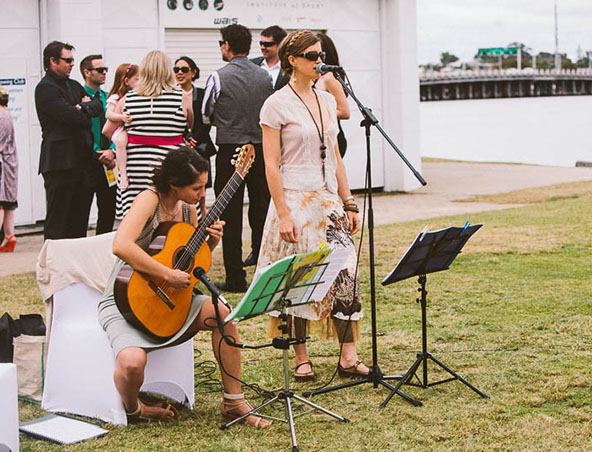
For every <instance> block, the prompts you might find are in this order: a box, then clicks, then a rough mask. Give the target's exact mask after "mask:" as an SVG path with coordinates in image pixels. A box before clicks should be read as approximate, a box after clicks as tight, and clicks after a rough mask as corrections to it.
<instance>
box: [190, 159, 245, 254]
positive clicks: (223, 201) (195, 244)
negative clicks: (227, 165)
mask: <svg viewBox="0 0 592 452" xmlns="http://www.w3.org/2000/svg"><path fill="white" fill-rule="evenodd" d="M243 180H244V178H243V177H242V176H241V175H240V173H238V172H237V171H235V172H234V174H233V175H232V177H231V178H230V179H229V180H228V182H227V183H226V185H225V186H224V189H223V190H222V191H221V192H220V194H219V195H218V196H217V197H216V201H215V202H214V205H213V206H212V208H211V209H210V210H209V211H208V213H207V214H206V216H205V218H202V220H201V222H200V223H199V225H198V227H197V229H196V230H195V232H194V233H193V235H192V236H191V238H190V239H189V242H187V249H188V250H189V251H190V252H191V253H192V255H195V254H196V253H197V251H198V250H199V249H200V248H201V246H202V245H203V242H204V241H205V240H206V238H207V236H208V231H206V228H208V227H210V226H211V225H212V224H213V223H214V222H215V221H217V220H218V219H219V218H220V215H221V214H222V212H224V209H226V206H228V203H229V202H230V200H231V199H232V197H233V196H234V194H235V193H236V191H237V190H238V188H239V187H240V184H242V182H243Z"/></svg>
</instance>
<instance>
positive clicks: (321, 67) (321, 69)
mask: <svg viewBox="0 0 592 452" xmlns="http://www.w3.org/2000/svg"><path fill="white" fill-rule="evenodd" d="M315 70H316V71H317V72H318V73H319V74H321V75H323V74H326V73H327V72H337V71H343V68H342V67H341V66H335V65H333V64H325V63H319V64H317V65H316V66H315Z"/></svg>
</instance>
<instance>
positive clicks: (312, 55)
mask: <svg viewBox="0 0 592 452" xmlns="http://www.w3.org/2000/svg"><path fill="white" fill-rule="evenodd" d="M294 56H295V57H302V58H306V59H307V60H308V61H317V60H318V59H319V58H320V59H321V61H325V57H326V56H327V54H326V53H325V52H317V51H316V50H311V51H309V52H304V53H297V54H296V55H294Z"/></svg>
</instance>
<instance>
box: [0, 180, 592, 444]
mask: <svg viewBox="0 0 592 452" xmlns="http://www.w3.org/2000/svg"><path fill="white" fill-rule="evenodd" d="M590 188H591V187H590V185H589V184H582V185H580V186H578V187H577V188H576V189H574V188H573V187H569V190H568V191H567V192H565V193H563V192H562V189H561V188H555V189H553V190H550V191H549V192H548V195H547V196H546V197H545V196H542V197H541V194H540V192H538V191H537V193H536V196H534V195H533V196H530V195H529V194H528V193H522V194H514V195H513V196H516V197H518V198H519V199H520V202H523V203H529V202H532V204H530V205H528V206H525V207H521V208H515V209H508V210H502V211H495V212H485V213H477V214H471V215H470V217H469V218H468V220H469V221H470V222H471V223H472V224H476V223H483V225H484V227H483V228H482V229H481V230H480V231H479V232H477V233H476V234H475V236H474V237H473V238H472V239H471V240H470V241H469V242H468V244H467V245H466V247H465V250H464V252H463V254H462V255H461V256H460V257H459V258H458V260H457V261H456V262H455V263H454V264H453V265H452V267H451V268H450V270H449V271H446V272H441V273H436V274H433V275H429V276H428V285H427V290H428V348H429V350H430V351H431V352H432V353H433V354H434V356H436V357H437V358H439V359H440V360H441V361H443V362H444V363H446V364H448V365H449V366H450V367H451V368H453V369H455V370H456V371H458V372H459V373H460V374H461V375H463V376H464V377H466V378H467V379H468V380H469V381H470V382H471V383H472V384H474V385H475V386H477V387H478V388H479V389H481V390H482V391H483V392H485V393H487V394H489V395H490V396H491V399H489V400H485V399H482V398H480V397H479V396H478V395H477V394H475V393H474V392H473V391H471V390H470V389H469V388H467V387H465V386H464V385H462V384H461V383H459V382H457V381H455V382H451V383H446V384H443V385H439V386H435V387H432V388H429V389H426V390H423V389H420V388H415V387H404V390H405V391H406V392H407V393H408V394H410V395H411V396H413V397H416V398H418V399H420V400H421V401H422V402H423V404H424V406H423V407H420V408H416V407H413V406H411V405H410V404H408V403H406V402H405V401H403V399H401V398H400V397H396V396H395V397H394V398H393V399H392V400H391V402H390V403H389V405H388V406H387V407H386V408H385V409H379V408H378V406H379V404H380V403H381V402H382V401H383V400H384V398H385V397H386V396H387V395H388V391H387V390H386V389H384V388H378V389H374V388H373V387H372V385H361V386H358V387H355V388H350V389H347V390H342V391H338V392H333V393H330V394H326V395H321V396H317V397H315V398H313V401H316V402H318V403H319V404H321V405H323V406H325V407H327V408H328V409H330V410H333V411H335V412H337V413H339V414H341V415H343V416H345V417H348V418H350V419H351V421H352V422H351V423H348V424H345V423H341V422H338V421H335V420H333V419H330V418H328V417H326V416H324V415H320V414H312V415H307V416H304V417H301V418H298V419H297V423H296V434H297V438H298V442H299V446H300V450H302V451H349V450H355V451H398V450H414V451H485V450H486V451H510V450H511V451H517V450H519V451H537V452H538V451H557V450H570V451H577V450H582V451H583V450H592V391H591V387H590V369H591V366H592V352H591V349H592V316H591V314H592V302H591V300H590V294H591V293H592V279H591V278H590V273H591V267H592V257H591V255H592V253H591V248H592V234H591V233H590V228H589V224H590V221H591V219H592V192H591V189H590ZM488 201H490V202H492V201H493V202H495V199H491V197H490V198H489V199H488ZM393 202H396V198H395V199H394V201H393ZM465 219H467V218H466V217H465V216H456V217H446V218H437V219H433V220H429V221H427V222H426V221H419V222H412V223H402V224H394V225H389V226H382V227H379V228H377V231H376V237H375V238H376V250H377V269H376V271H377V277H378V278H377V279H378V281H377V282H379V281H380V280H381V279H382V278H383V277H384V276H385V275H386V274H387V273H388V272H389V271H390V270H391V268H392V267H393V266H394V264H396V262H397V261H398V259H399V258H400V257H401V256H402V254H403V253H404V252H405V250H406V249H407V247H408V246H409V244H410V243H411V242H412V241H413V239H414V237H415V235H416V234H417V232H419V231H420V230H421V229H422V228H423V226H424V225H425V224H426V223H427V224H429V226H430V230H434V229H438V228H441V227H446V226H459V225H462V224H463V223H464V221H465ZM362 262H364V263H365V262H367V252H366V251H365V250H364V251H363V254H362ZM363 265H364V267H363V268H362V270H361V281H362V285H363V293H365V294H366V296H365V301H366V304H365V306H366V317H365V318H364V320H363V324H362V333H363V339H362V340H361V341H360V343H359V353H360V355H361V357H363V358H364V360H365V362H366V364H370V361H371V348H370V346H371V339H370V309H369V304H368V299H369V296H368V291H369V282H368V278H369V276H368V273H369V272H368V269H367V267H366V266H365V264H363ZM211 273H212V274H213V278H212V279H216V276H219V275H220V274H221V266H220V253H219V251H218V252H217V253H216V254H215V266H214V268H213V270H212V272H211ZM416 288H417V281H416V280H415V279H413V280H412V279H409V280H406V281H402V282H399V283H397V284H394V285H391V286H388V287H382V286H381V285H380V284H378V288H377V305H378V331H379V337H378V344H379V363H380V365H381V367H382V369H383V371H384V372H385V373H386V374H391V375H392V374H395V375H396V374H400V373H401V372H403V371H405V370H406V369H407V368H408V367H409V366H410V365H411V363H412V362H413V361H414V359H415V353H416V352H417V351H418V350H419V348H420V346H421V342H420V341H421V336H420V334H421V330H420V326H421V319H420V309H419V305H418V304H417V303H415V298H416V297H417V294H418V293H417V291H416ZM239 298H240V297H238V296H233V297H230V299H231V300H232V301H233V302H237V301H238V299H239ZM4 311H8V312H9V313H11V315H13V317H14V316H18V314H21V313H31V312H39V313H42V312H43V306H42V301H41V300H40V297H39V294H38V291H37V288H36V283H35V279H34V275H33V274H25V275H20V276H11V277H5V278H1V279H0V312H4ZM265 326H266V321H265V319H263V318H257V319H252V320H249V321H247V322H244V323H243V324H241V325H240V331H241V334H242V339H243V341H245V342H247V343H262V342H264V340H265V339H264V337H263V336H264V331H265ZM195 346H196V347H197V348H198V349H199V350H201V351H202V352H203V353H202V355H201V356H200V357H198V358H196V362H199V361H203V360H209V359H213V354H212V352H211V345H210V343H209V335H208V334H205V333H201V334H200V335H198V337H197V338H196V339H195ZM309 349H310V352H311V357H312V359H313V361H314V363H315V371H316V373H317V376H318V377H319V381H317V382H316V383H308V384H294V387H295V388H296V390H297V391H302V390H309V389H311V388H314V387H316V386H318V385H320V384H322V383H325V382H327V381H328V380H329V378H330V377H331V375H332V374H333V371H334V368H335V365H336V359H337V357H336V353H337V351H338V350H337V347H336V346H335V345H334V344H332V343H326V342H320V341H318V340H316V338H314V337H313V340H312V341H311V342H310V344H309ZM280 357H281V354H280V352H279V351H277V350H273V349H264V350H260V351H245V352H244V353H243V379H244V380H246V381H247V382H249V383H254V384H258V385H260V386H261V387H263V388H266V389H274V388H279V387H280V386H281V381H282V380H281V360H280ZM440 376H443V374H442V373H441V372H439V371H438V370H437V369H436V368H435V367H430V378H431V379H432V380H435V379H437V378H439V377H440ZM202 381H203V380H200V378H196V382H197V383H200V382H202ZM335 382H339V383H341V382H343V380H341V379H339V378H337V379H336V380H335ZM210 390H211V386H209V385H204V384H198V386H197V393H196V406H195V409H194V410H193V411H189V410H182V418H181V420H180V422H178V423H174V424H167V425H163V424H158V423H155V424H143V425H133V426H130V427H127V428H121V427H114V426H111V425H108V424H106V425H104V426H105V428H107V429H109V430H110V432H109V434H108V435H107V436H105V437H103V438H100V439H96V440H91V441H88V442H84V443H80V444H78V445H73V446H70V447H67V448H63V447H61V446H58V445H54V444H51V443H48V442H42V441H35V440H31V439H28V438H25V437H21V450H22V451H54V450H72V451H75V450H80V451H82V450H84V451H88V450H101V451H104V450H106V451H128V450H136V451H161V450H162V451H165V450H166V451H169V450H175V451H177V450H186V451H196V450H199V451H204V452H205V451H229V452H230V451H239V450H250V451H278V450H285V451H287V450H291V443H290V436H289V431H288V428H287V426H286V425H285V424H280V423H278V422H276V423H275V424H274V426H273V427H272V428H271V429H268V430H255V429H252V428H248V427H245V426H235V427H232V428H231V429H229V430H227V431H224V432H223V431H221V430H219V426H220V424H221V423H222V422H223V420H222V417H221V415H220V414H219V401H220V398H221V395H220V393H212V392H208V391H210ZM247 396H248V397H250V398H251V399H252V401H253V402H259V401H260V400H261V399H258V398H257V396H256V394H255V393H254V392H253V391H249V390H247ZM19 410H20V419H21V421H24V420H29V419H33V418H36V417H40V416H41V415H43V414H44V412H43V411H42V410H41V408H40V407H39V406H38V405H35V404H31V403H28V402H19ZM269 413H270V414H275V415H278V416H281V415H282V413H280V412H279V411H277V410H271V411H270V412H269Z"/></svg>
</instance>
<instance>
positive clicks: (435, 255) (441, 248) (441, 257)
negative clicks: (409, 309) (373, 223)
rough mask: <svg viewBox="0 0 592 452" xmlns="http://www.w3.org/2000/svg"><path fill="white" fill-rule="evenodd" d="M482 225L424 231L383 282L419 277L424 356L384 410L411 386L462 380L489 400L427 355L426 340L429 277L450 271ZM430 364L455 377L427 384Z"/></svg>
mask: <svg viewBox="0 0 592 452" xmlns="http://www.w3.org/2000/svg"><path fill="white" fill-rule="evenodd" d="M481 226H482V225H481V224H478V225H474V226H469V224H468V222H467V223H466V224H465V226H464V227H463V228H457V227H451V228H447V229H441V230H439V231H434V232H427V230H424V231H423V232H421V233H420V234H418V235H417V237H416V238H415V241H414V242H413V244H412V245H411V246H410V247H409V249H408V250H407V252H406V253H405V255H404V256H403V257H402V258H401V260H400V261H399V263H398V264H397V266H396V267H395V269H394V270H393V271H392V272H391V273H390V274H389V275H388V276H387V277H386V278H385V279H384V280H383V281H382V285H383V286H387V285H389V284H392V283H395V282H397V281H402V280H403V279H407V278H411V277H413V276H419V280H418V281H419V284H420V285H421V287H420V288H419V289H417V290H418V291H419V292H421V297H420V298H418V299H417V300H416V301H417V302H418V303H420V304H421V337H422V344H421V353H418V354H417V359H416V360H415V362H414V363H413V365H412V366H411V367H410V368H409V370H408V371H407V372H406V373H405V374H404V375H403V377H402V378H401V380H399V382H398V383H397V385H396V386H395V388H394V389H393V391H392V392H391V393H390V395H389V396H388V397H387V398H386V400H385V401H384V402H383V403H382V405H381V407H383V406H385V405H386V404H387V403H388V402H389V400H390V399H391V398H392V397H393V395H395V393H396V391H397V390H398V389H399V388H400V387H401V386H402V385H404V384H406V385H409V386H417V387H420V388H424V389H425V388H428V387H430V386H435V385H439V384H442V383H446V382H449V381H454V380H459V381H460V382H461V383H463V384H465V385H466V386H468V387H469V388H471V389H472V390H473V391H475V392H476V393H477V394H479V395H480V396H481V397H483V398H486V399H488V398H489V396H488V395H486V394H484V393H483V392H481V391H480V390H479V389H477V388H476V387H475V386H473V385H472V384H470V383H469V382H468V381H466V380H465V379H464V378H462V377H461V376H460V375H458V374H457V373H456V372H455V371H453V370H452V369H450V368H449V367H448V366H446V365H445V364H444V363H442V362H441V361H439V360H438V359H436V358H434V356H433V355H432V354H431V353H430V352H428V350H427V348H428V338H427V293H428V292H427V290H426V288H425V287H426V282H427V276H426V275H427V274H428V273H434V272H439V271H442V270H448V268H449V267H450V265H451V264H452V262H453V261H454V259H456V256H458V255H459V254H460V252H461V250H462V248H463V247H464V246H465V243H467V241H468V240H469V239H470V238H471V236H472V235H473V234H474V233H475V232H477V230H478V229H479V228H481ZM428 360H430V361H433V362H434V363H436V364H437V365H438V366H440V367H441V368H442V369H444V370H445V371H446V372H448V373H449V374H450V375H452V377H450V378H446V379H444V380H440V381H435V382H433V383H430V382H428ZM420 365H423V375H422V377H423V378H422V379H420V378H419V377H418V376H417V369H418V368H419V366H420ZM414 376H415V378H416V379H417V380H418V382H419V383H411V382H410V380H411V378H412V377H414Z"/></svg>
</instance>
